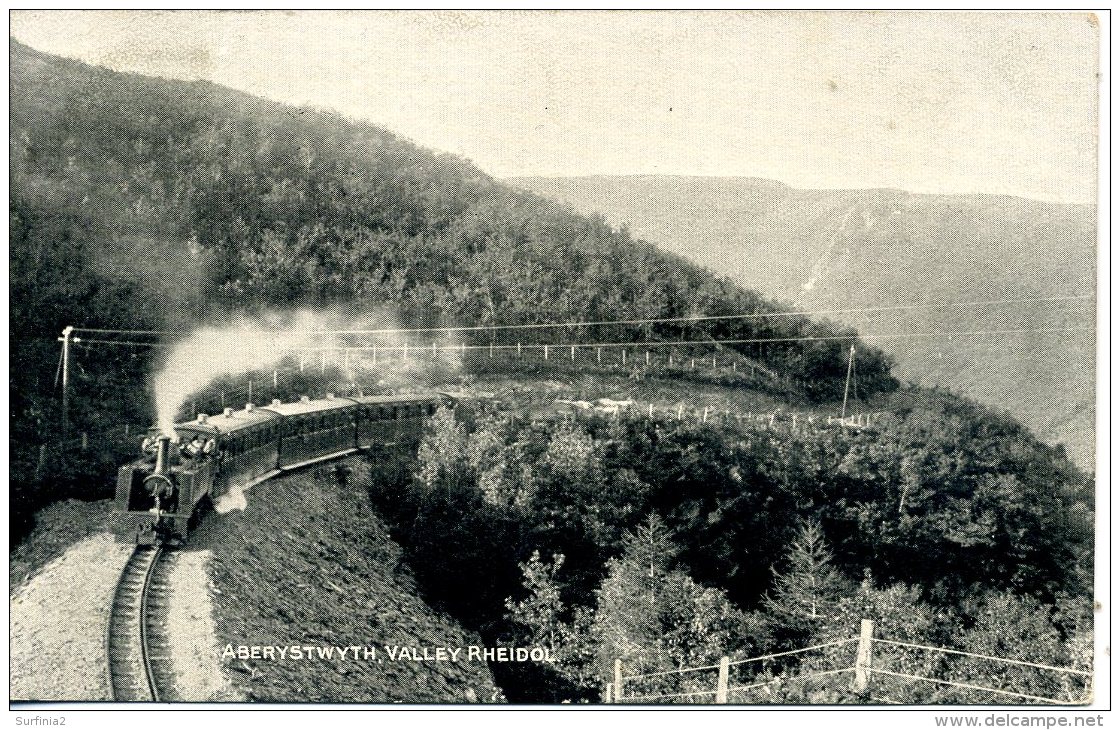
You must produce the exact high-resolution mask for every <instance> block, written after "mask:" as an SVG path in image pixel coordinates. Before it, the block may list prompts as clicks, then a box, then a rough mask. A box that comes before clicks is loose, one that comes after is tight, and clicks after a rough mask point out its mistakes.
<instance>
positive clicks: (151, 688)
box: [106, 546, 174, 702]
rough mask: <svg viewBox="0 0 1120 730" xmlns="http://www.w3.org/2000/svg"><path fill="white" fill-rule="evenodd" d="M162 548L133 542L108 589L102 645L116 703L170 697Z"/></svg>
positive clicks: (163, 699) (160, 699)
mask: <svg viewBox="0 0 1120 730" xmlns="http://www.w3.org/2000/svg"><path fill="white" fill-rule="evenodd" d="M166 555H167V550H166V549H165V548H162V547H148V546H141V547H137V548H136V550H135V551H133V553H132V556H131V557H130V558H129V559H128V563H127V564H126V565H125V567H124V570H123V571H122V572H121V578H120V581H119V582H118V583H117V589H116V591H115V592H114V594H113V606H112V614H111V615H110V617H109V629H108V637H107V641H106V649H107V653H108V660H109V681H110V684H111V686H112V692H113V700H114V701H116V702H161V701H168V700H171V699H174V698H173V697H172V696H171V695H172V691H173V684H174V683H173V681H172V679H173V678H172V674H171V667H170V653H169V650H168V643H167V631H166V628H165V627H164V622H165V620H166V614H167V594H168V589H169V586H168V584H167V582H166V578H165V575H164V574H165V571H164V569H163V567H164V563H165V558H166Z"/></svg>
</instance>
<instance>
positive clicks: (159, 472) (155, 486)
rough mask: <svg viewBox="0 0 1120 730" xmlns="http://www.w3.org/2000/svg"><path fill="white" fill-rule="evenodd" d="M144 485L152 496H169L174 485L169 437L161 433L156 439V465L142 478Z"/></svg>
mask: <svg viewBox="0 0 1120 730" xmlns="http://www.w3.org/2000/svg"><path fill="white" fill-rule="evenodd" d="M144 487H145V488H146V489H147V490H148V492H149V494H151V495H152V496H153V497H161V498H164V497H170V496H171V494H172V492H174V490H175V487H174V485H173V484H172V483H171V437H170V436H167V435H161V436H160V437H159V438H158V439H157V440H156V466H155V469H153V470H152V473H151V474H150V475H149V476H148V477H146V478H145V479H144Z"/></svg>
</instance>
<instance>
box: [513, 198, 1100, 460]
mask: <svg viewBox="0 0 1120 730" xmlns="http://www.w3.org/2000/svg"><path fill="white" fill-rule="evenodd" d="M510 182H511V183H512V184H515V185H518V186H520V187H523V188H525V189H527V190H532V191H534V192H537V193H540V194H541V195H546V196H548V197H552V198H555V199H557V200H562V201H565V202H567V203H569V204H570V205H572V206H573V207H574V208H575V209H576V210H577V211H580V212H583V213H585V214H592V213H600V214H602V215H604V216H606V218H607V220H609V221H610V222H611V223H613V224H615V225H625V226H627V227H628V229H629V231H630V232H631V233H632V234H633V235H635V236H636V237H638V238H641V239H644V240H648V241H652V242H654V243H656V244H658V245H659V246H662V247H664V248H665V249H666V250H668V251H672V252H674V253H677V254H680V255H682V256H685V257H688V258H689V259H691V260H693V261H695V262H696V263H699V264H701V265H703V266H706V267H708V268H710V269H711V270H712V271H714V272H716V273H718V274H721V275H726V276H730V277H731V278H733V279H734V280H735V281H737V282H739V283H741V284H743V285H744V286H749V287H752V288H755V289H758V290H759V291H760V292H762V293H764V294H766V295H768V296H771V297H774V298H776V299H778V300H781V301H784V302H787V303H789V304H791V305H792V306H794V307H796V308H798V309H804V310H809V311H813V310H821V309H853V308H861V307H876V306H891V305H896V304H902V305H908V304H932V303H940V302H975V301H986V300H1004V299H1030V298H1040V297H1056V296H1069V295H1078V294H1085V293H1088V294H1092V293H1093V292H1094V291H1095V282H1096V277H1095V264H1096V248H1095V245H1096V233H1095V221H1096V211H1095V209H1094V208H1093V207H1092V206H1084V205H1061V204H1055V203H1043V202H1039V201H1033V200H1025V199H1022V198H1012V197H1005V196H988V195H967V196H965V195H961V196H946V195H915V194H911V193H906V192H903V191H900V190H798V189H794V188H791V187H788V186H786V185H783V184H781V183H778V182H774V181H769V180H760V179H753V178H684V177H656V176H653V177H649V176H630V177H624V176H618V177H606V176H605V177H586V178H522V179H514V180H511V181H510ZM833 318H834V319H835V320H836V321H838V322H842V323H844V324H846V325H849V326H852V327H855V328H857V329H858V330H859V331H860V332H861V333H863V334H870V333H894V332H937V331H952V330H955V331H978V330H1001V329H1066V328H1070V327H1089V328H1091V327H1093V326H1094V324H1095V313H1094V303H1093V302H1092V301H1071V302H1055V303H1045V304H1035V305H1025V304H1019V305H1006V306H987V307H968V308H943V307H942V308H923V309H915V310H910V311H904V312H871V313H838V314H836V315H833ZM874 342H875V344H876V345H878V346H880V347H882V348H883V349H885V350H886V351H887V352H890V353H891V354H892V355H893V356H894V358H895V360H896V362H897V363H898V369H897V372H898V374H899V375H900V376H901V377H903V378H905V379H907V380H910V381H913V382H916V383H920V384H923V385H928V386H933V385H937V386H940V387H945V388H951V389H953V390H954V391H956V392H959V393H963V394H965V395H968V396H970V397H973V398H976V399H978V400H980V401H981V402H984V403H988V404H990V405H992V406H995V407H997V408H1006V409H1008V410H1010V411H1011V412H1012V413H1013V414H1015V415H1016V416H1017V417H1019V418H1021V419H1023V420H1024V421H1025V422H1026V423H1027V424H1029V425H1030V426H1031V427H1032V428H1033V429H1034V430H1035V432H1036V433H1038V434H1039V435H1040V436H1041V437H1042V438H1043V439H1045V440H1047V441H1050V442H1052V443H1062V444H1064V445H1065V446H1066V448H1067V449H1068V450H1069V451H1070V453H1071V455H1073V456H1074V457H1075V459H1076V461H1077V462H1078V463H1079V464H1081V465H1082V466H1083V467H1091V466H1092V463H1093V443H1094V437H1093V433H1094V401H1095V396H1094V367H1095V366H1094V358H1095V355H1094V352H1095V349H1094V348H1095V338H1094V334H1093V332H1092V331H1083V332H1062V333H1050V334H1035V333H1032V334H1002V335H992V336H965V337H958V338H954V339H946V338H908V339H904V340H891V339H883V340H875V341H874Z"/></svg>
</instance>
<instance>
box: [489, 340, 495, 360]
mask: <svg viewBox="0 0 1120 730" xmlns="http://www.w3.org/2000/svg"><path fill="white" fill-rule="evenodd" d="M493 357H494V343H493V342H491V343H490V358H491V359H493Z"/></svg>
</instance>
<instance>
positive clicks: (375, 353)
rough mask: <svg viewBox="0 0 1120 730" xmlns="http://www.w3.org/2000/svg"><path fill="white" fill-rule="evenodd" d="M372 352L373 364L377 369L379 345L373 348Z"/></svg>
mask: <svg viewBox="0 0 1120 730" xmlns="http://www.w3.org/2000/svg"><path fill="white" fill-rule="evenodd" d="M371 352H372V353H373V364H374V366H375V367H376V365H377V345H374V346H373V349H372V350H371Z"/></svg>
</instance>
